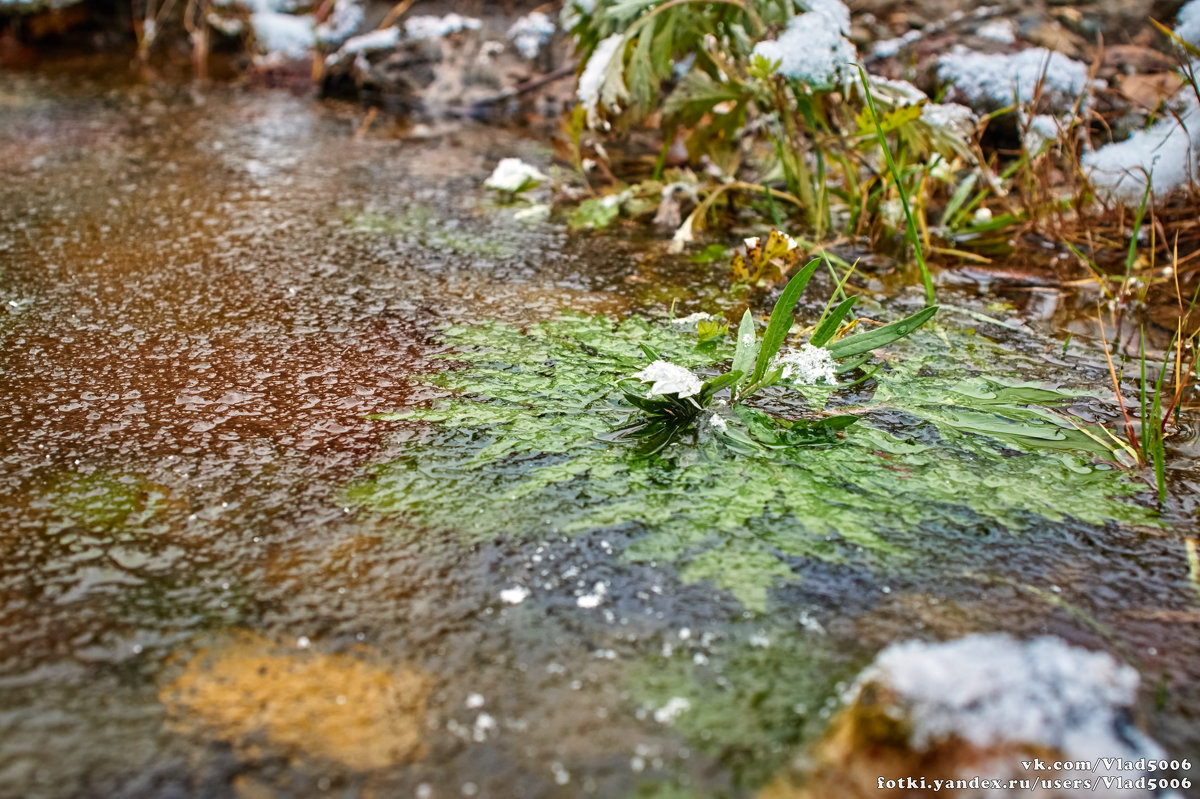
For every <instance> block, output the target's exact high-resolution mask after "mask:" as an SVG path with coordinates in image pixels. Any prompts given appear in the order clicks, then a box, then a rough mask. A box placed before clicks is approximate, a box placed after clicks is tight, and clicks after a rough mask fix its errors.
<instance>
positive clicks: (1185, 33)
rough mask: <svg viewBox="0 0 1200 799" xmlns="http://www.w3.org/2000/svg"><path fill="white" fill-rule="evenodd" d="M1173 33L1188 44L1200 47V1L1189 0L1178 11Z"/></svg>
mask: <svg viewBox="0 0 1200 799" xmlns="http://www.w3.org/2000/svg"><path fill="white" fill-rule="evenodd" d="M1175 32H1176V33H1178V34H1179V38H1181V39H1183V40H1184V41H1185V42H1187V43H1188V44H1191V45H1195V46H1196V47H1200V0H1191V2H1189V3H1187V4H1186V5H1184V7H1183V8H1181V9H1179V24H1178V25H1176V26H1175Z"/></svg>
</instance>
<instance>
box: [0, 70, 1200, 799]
mask: <svg viewBox="0 0 1200 799" xmlns="http://www.w3.org/2000/svg"><path fill="white" fill-rule="evenodd" d="M359 121H360V120H359V115H358V112H356V111H355V110H354V109H350V108H342V107H339V106H330V105H319V104H315V103H313V102H311V101H310V100H307V99H303V98H297V97H293V96H290V95H287V94H284V93H264V92H253V91H246V90H238V89H229V88H213V89H209V90H205V91H199V90H191V89H186V88H175V87H170V86H157V87H148V86H145V85H140V84H134V83H126V82H124V81H122V80H119V79H109V78H104V79H95V78H81V77H79V76H78V75H75V76H37V75H6V76H5V77H4V87H3V88H2V89H0V167H2V168H3V170H4V173H5V175H6V179H5V180H4V181H3V182H2V183H0V301H2V302H3V303H4V304H5V310H6V313H5V314H4V315H0V337H2V340H3V344H4V346H3V352H2V353H0V453H2V454H0V458H2V464H3V465H2V466H0V530H2V531H3V538H2V539H0V540H2V546H3V550H2V556H0V598H2V599H0V601H2V607H3V610H2V612H0V708H3V709H2V710H0V713H2V715H3V717H4V723H3V725H0V729H2V730H3V732H2V733H0V786H2V787H0V793H2V794H3V795H5V796H8V795H11V796H54V797H66V796H94V795H102V794H104V795H115V796H131V797H132V796H226V795H228V796H264V795H306V794H310V793H315V792H317V791H323V792H328V793H330V794H331V795H346V796H349V795H363V796H494V797H511V796H522V797H541V796H545V797H552V796H577V795H580V794H582V793H587V794H594V795H597V796H604V797H617V798H621V797H628V796H669V795H705V796H721V795H729V796H747V795H753V793H754V791H755V788H756V787H757V786H759V785H761V784H762V783H763V781H764V780H765V779H766V778H767V777H768V776H769V774H770V772H771V771H772V770H774V769H776V768H778V767H780V766H781V765H782V763H783V762H784V761H785V760H786V758H787V755H788V754H789V753H791V752H792V751H793V750H794V748H795V747H796V746H797V745H799V743H800V742H801V741H802V740H804V739H805V738H806V737H807V736H811V735H813V734H814V733H817V732H819V730H820V728H821V723H822V720H823V718H825V717H827V715H828V713H829V708H830V707H831V704H830V700H831V698H832V697H833V696H834V695H835V693H836V686H837V684H838V683H839V682H841V681H844V680H846V679H849V678H850V677H852V676H853V674H854V672H855V671H856V670H857V668H859V667H860V666H861V665H863V664H864V663H865V662H866V661H868V660H869V659H870V658H871V656H872V655H873V654H874V652H876V651H877V650H878V649H879V648H880V647H882V646H883V645H885V644H886V643H888V642H890V641H893V640H897V639H903V638H908V637H930V638H941V637H951V636H955V635H959V634H963V633H966V632H971V631H978V630H988V631H991V630H1003V631H1008V632H1012V633H1014V634H1018V635H1033V634H1039V633H1052V634H1056V635H1060V636H1062V637H1063V638H1065V639H1067V640H1068V641H1071V642H1074V643H1079V644H1081V645H1084V646H1088V647H1092V648H1099V649H1106V650H1108V651H1110V652H1113V653H1114V654H1116V655H1117V656H1119V657H1123V658H1126V659H1128V660H1130V662H1132V663H1133V664H1135V665H1136V666H1137V667H1138V668H1139V669H1140V671H1141V673H1142V675H1143V701H1142V703H1141V705H1140V706H1139V709H1138V710H1139V713H1140V715H1141V718H1142V721H1143V722H1144V725H1145V727H1146V728H1147V729H1148V731H1149V732H1150V733H1151V735H1152V736H1153V737H1155V738H1156V739H1157V740H1158V741H1159V742H1160V743H1162V744H1163V745H1164V746H1165V747H1166V748H1167V749H1168V750H1169V751H1170V752H1171V753H1172V754H1173V755H1176V756H1184V755H1195V754H1196V753H1197V752H1200V723H1197V722H1198V717H1200V635H1197V632H1200V631H1198V629H1197V628H1198V627H1200V596H1198V595H1197V593H1196V588H1195V586H1194V585H1193V584H1191V583H1190V582H1189V580H1188V569H1187V561H1186V556H1185V550H1184V544H1183V541H1184V539H1185V538H1188V537H1191V538H1195V537H1196V536H1197V534H1198V530H1197V525H1196V523H1195V512H1196V508H1195V499H1194V498H1195V496H1196V490H1197V488H1200V479H1198V478H1197V476H1196V474H1195V472H1194V470H1190V469H1191V460H1190V459H1189V458H1188V457H1186V456H1187V454H1188V453H1186V452H1185V451H1182V450H1181V451H1180V454H1179V456H1178V459H1177V462H1176V464H1175V465H1176V466H1179V467H1180V468H1178V469H1174V470H1173V471H1172V475H1171V480H1172V491H1173V495H1174V497H1175V499H1173V500H1172V503H1171V504H1170V505H1169V507H1168V508H1167V509H1166V510H1165V512H1164V518H1165V520H1166V524H1165V525H1164V526H1162V527H1159V528H1156V527H1153V526H1146V525H1140V526H1132V525H1128V526H1124V527H1122V526H1118V525H1116V524H1109V525H1106V526H1096V525H1089V524H1085V523H1083V522H1078V521H1073V520H1066V521H1062V522H1057V523H1052V522H1049V521H1047V520H1045V519H1041V518H1031V519H1030V521H1029V530H1028V531H1027V532H1025V533H1023V534H1021V535H1012V534H1009V533H1008V532H1007V531H1004V530H1000V531H997V530H996V529H995V527H994V525H989V524H988V523H985V522H983V521H981V522H980V523H978V524H977V525H975V526H973V527H963V526H958V525H957V524H952V523H951V521H950V520H948V521H947V522H945V523H944V525H943V526H942V528H940V529H939V528H937V526H936V525H935V526H932V527H930V526H926V527H923V528H921V529H920V530H915V529H914V531H913V533H912V534H911V535H909V536H908V539H909V540H907V541H906V542H905V543H906V545H907V546H909V548H910V549H911V550H912V551H913V552H914V553H915V556H914V559H913V560H909V561H906V562H905V563H904V564H903V565H897V566H893V567H890V568H886V567H885V568H874V569H872V568H866V567H864V566H862V565H861V564H856V563H849V562H841V563H839V562H836V561H826V560H819V559H806V558H802V557H795V558H791V559H790V560H788V561H787V564H788V568H789V569H790V570H791V572H792V573H793V574H794V575H795V577H796V579H793V580H789V581H785V582H782V583H781V584H780V585H779V586H778V587H777V588H776V589H774V590H773V592H772V594H771V602H770V605H769V611H768V612H767V613H765V614H758V613H754V612H751V611H748V610H747V609H746V607H745V606H744V605H743V604H742V603H741V602H739V601H738V599H737V598H736V596H735V593H734V592H731V591H728V590H719V589H717V588H714V586H713V585H712V583H709V582H705V581H703V580H700V581H689V580H687V579H685V576H684V575H682V574H681V571H680V569H679V568H678V567H677V566H676V564H674V563H670V562H655V561H648V562H637V563H634V562H631V561H630V559H628V558H624V557H622V555H623V553H624V552H625V550H626V549H627V548H628V547H629V546H630V545H632V544H636V543H637V542H638V540H639V539H640V538H641V536H642V534H643V532H644V531H642V530H640V529H639V528H638V526H637V525H634V524H626V525H618V526H615V527H608V528H603V529H595V530H586V531H583V532H579V533H576V534H573V535H559V534H551V533H547V532H546V531H541V532H539V533H537V534H534V533H532V532H531V531H530V530H520V529H517V530H511V531H500V532H498V533H496V534H489V535H486V536H463V535H461V534H458V533H462V532H464V531H454V530H447V529H444V528H443V527H439V526H438V525H435V524H428V525H426V524H421V523H418V522H415V521H414V520H412V519H411V518H405V519H398V518H396V517H394V516H389V515H386V514H376V513H374V512H372V511H371V510H369V509H363V508H360V507H353V506H351V505H350V504H349V503H348V502H347V499H346V490H347V486H351V485H354V484H355V483H356V482H358V481H362V480H363V479H364V478H365V477H366V476H367V475H368V474H369V468H370V467H371V466H372V465H375V464H382V463H386V462H389V461H390V460H392V459H394V458H396V457H399V456H400V455H402V454H403V453H405V452H406V446H407V440H409V439H411V437H412V435H413V433H412V431H411V428H410V427H408V426H406V425H405V424H403V423H396V422H381V421H376V420H371V419H367V418H366V416H367V415H368V414H373V413H380V412H386V411H392V410H396V409H402V408H406V407H412V406H417V405H420V404H421V403H424V402H426V401H427V400H430V399H431V398H433V397H434V396H437V395H438V394H439V393H440V392H439V391H438V390H436V389H434V388H431V387H429V386H427V385H424V384H422V383H421V382H420V381H419V380H418V378H422V377H428V376H431V375H433V374H434V373H437V372H439V371H441V370H443V369H444V368H445V366H446V363H445V362H444V361H435V360H431V359H430V356H432V355H434V354H438V353H441V352H443V351H444V349H445V345H444V344H443V343H442V342H441V340H440V339H439V337H438V331H439V329H441V328H443V327H444V326H446V325H447V324H472V323H478V322H480V321H482V320H489V319H491V320H495V319H498V320H502V321H507V322H510V323H514V324H517V325H527V324H530V323H533V322H538V321H541V320H544V319H547V318H551V317H553V316H555V315H556V314H557V313H559V312H561V311H564V310H570V311H576V312H582V313H586V314H596V313H606V314H610V315H615V316H621V315H624V314H627V313H629V312H631V311H633V310H634V309H638V308H642V307H646V308H648V309H649V310H650V311H651V312H653V313H656V314H662V312H663V311H664V310H665V307H664V305H665V304H664V300H665V299H666V298H667V297H669V296H671V295H672V294H674V293H679V294H682V295H684V296H687V292H686V291H679V292H675V291H673V290H672V289H664V288H657V286H659V285H662V284H665V285H667V286H671V285H676V286H684V285H687V284H689V283H691V282H694V281H696V280H698V279H703V278H704V277H705V275H706V271H705V268H702V267H697V266H692V265H690V264H686V263H683V264H667V265H663V264H662V263H659V262H657V261H652V260H650V259H646V258H644V257H643V252H644V251H645V247H644V244H639V243H638V242H637V241H627V240H622V239H620V238H619V237H617V236H611V237H590V236H582V237H574V238H571V237H568V236H567V235H566V234H565V232H564V231H563V229H562V228H561V227H560V226H558V225H555V224H550V223H547V224H543V225H538V226H533V227H531V226H528V225H524V224H522V223H519V222H516V221H514V220H513V219H512V209H510V208H503V207H496V206H495V205H494V204H493V201H492V200H491V198H489V197H487V196H486V195H484V194H483V193H482V192H481V191H480V189H479V185H480V183H481V181H482V178H483V177H484V176H485V175H486V174H487V172H488V171H489V169H490V167H491V166H492V165H493V164H494V163H495V161H496V160H498V159H499V158H500V157H503V156H508V155H513V154H525V155H527V156H529V157H531V158H537V157H539V156H544V154H543V153H542V152H541V150H540V145H537V144H535V143H531V142H530V141H528V140H526V139H523V138H521V137H520V136H519V135H517V134H515V133H508V132H504V131H497V130H495V129H473V128H458V129H456V130H454V131H452V132H448V133H446V134H445V135H438V136H436V137H433V138H430V139H424V140H422V139H407V140H396V139H392V138H389V137H387V136H384V135H377V136H367V137H364V138H355V137H354V136H353V132H354V130H355V128H356V126H357V125H358V123H359ZM971 302H972V301H971V300H970V299H968V298H962V299H961V300H959V301H958V304H964V305H965V304H970V303H971ZM689 310H690V309H689ZM955 319H957V323H958V324H960V325H963V326H967V325H973V326H977V327H978V330H979V332H980V333H981V334H983V335H985V336H991V337H994V338H996V339H998V340H1001V341H1003V342H1006V343H1008V344H1010V345H1012V346H1018V347H1027V348H1030V347H1031V348H1032V350H1033V351H1031V352H1029V353H1027V354H1026V355H1024V356H1023V357H1024V365H1023V366H1022V369H1023V370H1026V371H1025V373H1023V374H1022V375H1021V376H1022V377H1026V378H1036V377H1039V376H1040V375H1041V373H1042V371H1043V370H1045V371H1046V373H1050V372H1051V371H1052V370H1060V371H1061V370H1062V369H1065V368H1066V366H1063V365H1055V364H1053V363H1050V361H1057V360H1061V358H1059V357H1058V355H1057V354H1056V353H1057V349H1056V348H1052V347H1051V346H1049V345H1045V346H1043V345H1042V344H1038V343H1036V341H1035V340H1032V339H1028V338H1022V337H1021V336H1019V335H1015V334H1012V333H1011V331H1008V330H1006V329H1004V328H1001V327H997V326H994V325H989V324H987V323H983V322H978V321H977V320H974V319H972V318H971V317H968V316H962V315H960V316H958V317H955ZM1031 341H1033V342H1034V343H1033V344H1031V343H1030V342H1031ZM1098 366H1099V365H1098V364H1097V363H1096V362H1095V361H1094V359H1093V361H1092V362H1091V364H1090V365H1088V366H1085V367H1084V368H1083V369H1082V370H1081V371H1077V372H1072V373H1071V374H1072V376H1073V379H1075V380H1077V381H1078V380H1084V381H1088V380H1102V379H1103V373H1102V372H1101V371H1100V370H1099V368H1098ZM1101 388H1102V384H1101ZM884 423H887V424H891V425H894V426H895V427H897V428H913V429H917V428H919V427H920V425H919V424H917V423H914V421H913V420H912V419H910V418H907V417H905V416H903V415H902V414H897V415H895V416H894V418H888V419H885V420H884ZM452 454H453V453H451V455H452ZM473 500H474V498H473V497H471V496H469V495H467V496H464V502H467V503H469V502H471V501H473ZM1135 501H1137V502H1141V503H1143V504H1147V503H1149V502H1150V499H1149V495H1148V494H1145V493H1144V494H1142V495H1139V497H1137V498H1136V499H1135ZM486 517H487V514H486V513H484V514H483V518H486ZM506 532H507V533H510V534H506ZM596 583H602V584H604V585H605V590H604V597H603V602H602V603H601V604H600V606H599V607H596V608H588V607H581V605H580V603H579V599H580V597H581V596H583V595H590V594H591V593H592V592H593V591H594V586H595V584H596ZM514 584H521V585H530V586H533V587H534V588H535V589H536V591H535V592H534V594H533V595H532V596H531V597H530V598H528V599H526V600H525V601H524V602H522V603H520V604H516V605H508V604H505V603H504V602H503V601H502V600H501V599H500V595H501V592H502V591H504V590H505V589H509V588H511V587H512V586H513V585H514ZM585 604H586V603H585ZM764 641H766V642H769V643H767V645H765V646H764V645H763V642H764ZM322 687H324V688H325V689H327V690H326V693H327V694H328V695H324V694H322V693H321V691H322ZM301 695H302V696H305V697H313V698H312V703H313V704H312V709H311V711H310V712H308V713H304V712H302V709H301V710H295V708H292V710H291V711H288V712H294V713H300V716H289V715H287V714H286V713H284V712H283V711H282V710H280V708H281V707H282V706H285V705H286V706H289V707H290V706H291V705H292V704H294V703H284V702H280V701H279V698H280V697H285V698H286V697H295V696H301ZM677 697H678V698H685V699H688V701H689V703H690V708H689V709H688V710H687V711H685V712H682V713H681V714H680V715H678V716H677V717H673V715H672V713H671V712H670V708H672V707H675V708H678V707H679V706H680V705H679V703H675V705H671V703H670V700H671V699H672V698H677ZM380 707H382V708H384V709H385V712H374V711H372V709H373V708H380ZM735 720H736V723H734V721H735ZM347 741H349V742H352V743H353V742H361V745H357V744H356V745H348V744H347V743H346V742H347ZM369 742H371V743H369ZM671 791H676V793H671Z"/></svg>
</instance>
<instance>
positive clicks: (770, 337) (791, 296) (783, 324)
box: [750, 258, 821, 384]
mask: <svg viewBox="0 0 1200 799" xmlns="http://www.w3.org/2000/svg"><path fill="white" fill-rule="evenodd" d="M820 263H821V259H819V258H814V259H812V260H811V261H809V262H808V265H807V266H805V267H804V268H803V269H801V270H800V271H799V272H797V273H796V275H795V277H793V278H792V279H791V280H789V281H788V284H787V286H785V287H784V289H783V293H782V294H780V295H779V301H778V302H776V303H775V308H774V310H772V311H771V320H770V321H769V322H767V332H766V333H765V334H764V335H763V340H762V344H761V345H760V346H759V349H758V360H757V361H756V362H755V364H754V373H753V374H751V375H750V383H751V384H754V383H757V382H758V381H759V380H761V379H762V377H763V375H764V374H766V373H767V367H768V366H769V365H770V364H771V359H772V358H774V357H775V354H776V353H778V352H779V348H780V347H782V346H783V342H784V340H785V339H786V338H787V334H788V331H789V330H791V329H792V323H793V322H795V321H796V320H795V319H794V318H793V317H792V311H794V310H795V308H796V303H797V302H799V301H800V295H801V294H803V293H804V289H805V287H806V286H808V281H809V280H810V279H811V278H812V276H813V272H815V271H817V266H818V264H820Z"/></svg>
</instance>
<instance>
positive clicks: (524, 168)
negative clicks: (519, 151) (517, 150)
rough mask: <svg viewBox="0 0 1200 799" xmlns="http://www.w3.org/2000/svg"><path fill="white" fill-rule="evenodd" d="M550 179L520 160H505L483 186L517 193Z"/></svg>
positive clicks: (502, 160)
mask: <svg viewBox="0 0 1200 799" xmlns="http://www.w3.org/2000/svg"><path fill="white" fill-rule="evenodd" d="M548 179H549V178H548V176H547V175H545V174H543V173H542V172H540V171H539V170H538V168H537V167H535V166H531V165H529V164H527V163H525V162H524V161H522V160H521V159H520V158H503V159H501V160H500V163H499V164H497V165H496V169H495V171H493V172H492V174H491V177H489V178H488V179H487V180H485V181H484V182H483V185H484V186H486V187H488V188H489V189H497V190H499V191H512V192H517V191H524V190H525V189H530V188H533V187H534V186H536V185H537V184H539V183H541V182H542V181H544V180H548Z"/></svg>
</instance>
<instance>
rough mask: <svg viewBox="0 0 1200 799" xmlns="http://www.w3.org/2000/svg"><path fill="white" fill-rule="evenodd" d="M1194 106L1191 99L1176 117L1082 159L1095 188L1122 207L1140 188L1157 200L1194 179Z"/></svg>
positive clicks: (1137, 200) (1198, 139)
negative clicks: (1147, 184)
mask: <svg viewBox="0 0 1200 799" xmlns="http://www.w3.org/2000/svg"><path fill="white" fill-rule="evenodd" d="M1198 148H1200V106H1198V105H1197V104H1196V101H1195V100H1191V101H1190V102H1189V103H1188V106H1187V108H1186V109H1184V111H1182V112H1181V113H1180V115H1179V118H1178V119H1176V118H1175V117H1174V116H1167V117H1165V118H1164V119H1163V120H1161V121H1160V122H1157V123H1156V124H1154V125H1152V126H1151V127H1150V128H1148V129H1147V130H1139V131H1137V132H1136V133H1134V134H1133V135H1132V136H1130V137H1129V138H1128V139H1126V140H1125V141H1122V142H1117V143H1115V144H1106V145H1105V146H1103V147H1101V148H1100V149H1099V150H1096V151H1095V152H1091V153H1088V154H1087V155H1085V156H1084V157H1083V166H1084V169H1085V170H1086V171H1087V173H1088V176H1089V177H1090V179H1091V181H1092V183H1093V184H1094V185H1095V187H1096V190H1097V192H1098V193H1099V194H1100V195H1101V196H1102V197H1106V198H1107V199H1110V200H1113V201H1115V202H1119V203H1121V204H1122V205H1126V206H1132V207H1136V206H1138V205H1140V204H1141V202H1142V197H1143V195H1144V194H1145V192H1146V180H1147V177H1146V176H1147V173H1149V176H1150V177H1149V182H1150V191H1151V192H1152V193H1153V194H1154V196H1155V199H1158V200H1162V199H1163V198H1165V197H1166V195H1168V194H1170V193H1171V192H1172V191H1173V190H1175V189H1176V188H1179V187H1180V186H1183V185H1185V184H1187V183H1189V182H1192V181H1196V180H1200V160H1198V159H1197V155H1198V154H1200V149H1198Z"/></svg>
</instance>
